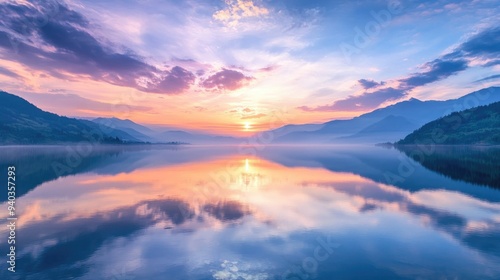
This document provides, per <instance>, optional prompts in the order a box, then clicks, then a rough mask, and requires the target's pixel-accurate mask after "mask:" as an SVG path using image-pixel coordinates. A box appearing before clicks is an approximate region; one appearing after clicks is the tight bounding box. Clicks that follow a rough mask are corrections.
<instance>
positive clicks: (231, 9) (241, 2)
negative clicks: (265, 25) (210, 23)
mask: <svg viewBox="0 0 500 280" xmlns="http://www.w3.org/2000/svg"><path fill="white" fill-rule="evenodd" d="M225 3H226V7H225V8H224V9H222V10H219V11H217V12H215V13H214V15H213V17H214V19H216V20H219V21H221V22H223V23H224V24H226V25H227V26H230V27H235V26H236V25H238V22H239V21H240V20H242V19H245V18H256V17H260V16H265V15H267V14H269V10H268V9H267V8H265V7H262V6H259V5H256V4H255V3H254V1H252V0H226V1H225Z"/></svg>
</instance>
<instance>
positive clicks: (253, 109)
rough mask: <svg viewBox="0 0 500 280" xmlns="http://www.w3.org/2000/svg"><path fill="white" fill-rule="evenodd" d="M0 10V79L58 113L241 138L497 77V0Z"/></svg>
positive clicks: (177, 1)
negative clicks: (290, 124) (111, 118)
mask: <svg viewBox="0 0 500 280" xmlns="http://www.w3.org/2000/svg"><path fill="white" fill-rule="evenodd" d="M0 12H1V14H2V17H1V18H0V90H4V91H7V92H10V93H13V94H16V95H19V96H21V97H23V98H25V99H27V100H28V101H30V102H32V103H33V104H35V105H36V106H38V107H40V108H42V109H44V110H47V111H51V112H54V113H57V114H60V115H66V116H74V117H87V118H92V117H111V116H115V117H119V118H123V119H131V120H133V121H135V122H139V123H143V124H156V125H166V126H176V127H179V128H185V129H197V130H204V131H210V132H213V133H218V134H227V135H240V136H241V135H248V134H251V133H255V132H258V131H263V130H267V129H272V128H277V127H278V126H280V125H283V124H287V123H294V124H303V123H322V122H325V121H329V120H332V119H345V118H351V117H354V116H358V115H360V114H362V113H365V112H369V111H372V110H374V109H376V108H380V107H384V106H387V105H389V104H393V103H396V102H399V101H402V100H406V99H410V98H418V99H421V100H446V99H451V98H457V97H460V96H462V95H465V94H467V93H469V92H472V91H474V90H478V89H481V88H484V87H488V86H493V85H498V84H500V23H499V21H498V14H500V0H484V1H481V0H473V1H470V0H467V1H443V0H437V1H423V0H412V1H402V0H401V1H395V0H389V1H378V0H370V1H368V0H360V1H322V0H318V1H311V0H280V1H270V0H225V1H222V0H120V1H118V0H99V1H90V0H87V1H79V0H66V1H56V0H33V1H27V0H7V1H6V0H0ZM277 120H278V121H277Z"/></svg>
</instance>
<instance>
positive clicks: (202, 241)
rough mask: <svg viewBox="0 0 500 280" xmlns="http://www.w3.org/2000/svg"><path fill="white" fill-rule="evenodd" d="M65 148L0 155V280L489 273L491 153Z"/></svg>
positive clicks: (496, 240) (495, 264)
mask: <svg viewBox="0 0 500 280" xmlns="http://www.w3.org/2000/svg"><path fill="white" fill-rule="evenodd" d="M77 150H78V149H76V148H75V147H59V148H48V147H45V148H34V147H33V148H22V149H21V148H0V155H1V158H0V167H1V171H0V172H2V173H5V174H1V176H2V177H1V179H2V180H3V181H4V182H5V181H6V178H5V177H6V173H7V171H6V170H7V166H8V165H11V164H13V165H15V166H16V168H17V183H18V189H17V196H18V198H17V215H18V217H19V220H18V229H17V246H18V247H17V262H16V270H17V272H16V273H15V274H13V273H10V272H8V271H7V264H6V262H5V260H6V259H5V260H2V261H1V262H0V264H1V265H0V268H1V271H0V279H124V280H125V279H175V280H177V279H238V280H241V279H245V280H246V279H500V191H499V189H498V185H499V182H500V180H499V178H500V177H499V176H500V175H499V174H498V173H499V171H500V165H499V159H500V154H499V151H500V149H497V148H490V149H485V148H482V149H479V148H478V149H472V148H454V149H449V148H439V149H435V150H432V151H418V150H414V151H412V150H405V151H398V150H395V149H387V148H381V147H288V148H285V147H266V148H262V149H259V150H257V153H256V154H255V155H248V150H244V151H239V150H238V148H236V147H226V148H214V147H170V148H169V147H142V148H141V147H107V148H95V147H94V148H93V149H91V150H79V151H77ZM80 154H81V155H83V156H80ZM410 157H411V158H414V159H415V160H413V159H410ZM0 200H1V201H2V203H1V205H0V218H1V219H2V220H3V221H5V219H6V218H7V210H6V209H7V204H6V202H5V201H6V190H5V189H4V190H3V191H2V192H1V193H0ZM7 234H8V232H7V229H6V228H5V227H2V228H1V229H0V236H1V237H2V238H0V252H2V253H1V255H3V256H5V254H6V253H7V252H8V250H7V248H8V245H7V243H6V241H7ZM4 258H6V257H4Z"/></svg>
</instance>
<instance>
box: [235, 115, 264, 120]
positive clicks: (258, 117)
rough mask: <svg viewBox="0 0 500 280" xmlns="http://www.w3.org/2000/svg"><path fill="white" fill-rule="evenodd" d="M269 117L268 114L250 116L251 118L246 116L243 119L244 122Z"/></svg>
mask: <svg viewBox="0 0 500 280" xmlns="http://www.w3.org/2000/svg"><path fill="white" fill-rule="evenodd" d="M265 116H267V115H266V114H256V115H250V116H244V117H241V119H242V120H250V119H260V118H263V117H265Z"/></svg>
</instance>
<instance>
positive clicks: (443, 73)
mask: <svg viewBox="0 0 500 280" xmlns="http://www.w3.org/2000/svg"><path fill="white" fill-rule="evenodd" d="M497 64H500V26H495V27H491V28H487V29H485V30H483V31H481V32H479V33H477V34H475V35H473V36H471V37H470V38H469V39H468V40H467V41H465V42H464V43H462V44H460V45H459V46H458V47H457V48H455V49H454V50H453V51H452V52H450V53H447V54H445V55H443V56H441V57H439V58H437V59H435V60H433V61H430V62H427V63H425V64H424V65H422V66H421V67H420V69H421V71H420V72H416V73H412V74H410V75H408V76H407V77H405V78H401V79H397V80H395V81H393V82H391V83H387V84H391V86H385V85H386V82H380V83H377V82H375V81H373V80H367V79H361V80H358V83H359V84H360V85H361V87H362V88H363V89H364V90H365V91H364V92H363V93H362V94H359V95H351V96H348V97H347V98H345V99H341V100H338V101H335V102H334V103H332V104H330V105H323V106H317V107H308V106H301V107H298V109H300V110H303V111H308V112H312V111H352V110H354V111H356V110H359V111H365V110H369V109H373V108H377V107H378V106H380V105H381V104H383V103H385V102H389V101H394V100H398V99H401V98H404V97H406V96H407V95H408V93H409V92H411V91H412V90H413V89H415V88H417V87H421V86H424V85H427V84H430V83H433V82H436V81H440V80H443V79H446V78H448V77H450V76H452V75H456V74H458V73H460V72H462V71H464V70H466V69H468V68H470V67H473V66H483V67H484V66H493V65H497ZM392 84H397V85H396V86H393V85H392Z"/></svg>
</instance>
